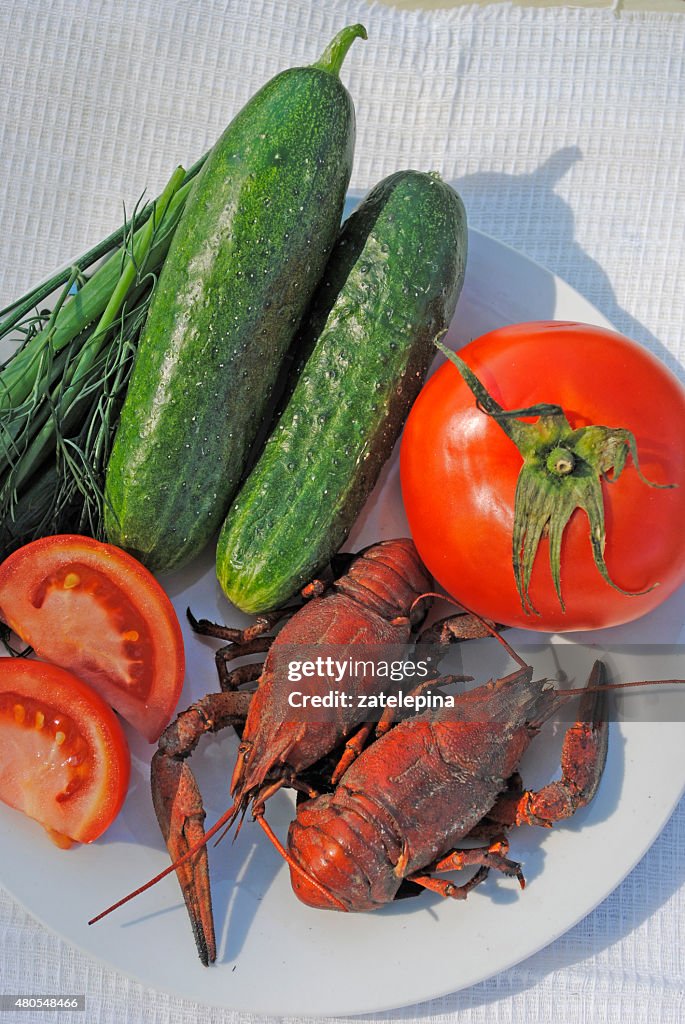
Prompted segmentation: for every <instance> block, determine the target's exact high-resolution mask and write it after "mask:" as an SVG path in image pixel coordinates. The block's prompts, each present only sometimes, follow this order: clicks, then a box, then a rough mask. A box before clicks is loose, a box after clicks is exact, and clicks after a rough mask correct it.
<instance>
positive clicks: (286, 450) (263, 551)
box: [217, 171, 467, 612]
mask: <svg viewBox="0 0 685 1024" xmlns="http://www.w3.org/2000/svg"><path fill="white" fill-rule="evenodd" d="M466 247H467V230H466V215H465V212H464V206H463V204H462V201H461V199H460V198H459V196H458V195H457V193H456V192H455V191H454V190H453V189H452V188H450V186H449V185H447V184H445V182H443V181H441V180H440V178H439V177H438V176H437V175H431V174H422V173H420V172H418V171H400V172H398V173H396V174H393V175H391V176H390V177H389V178H386V179H385V180H384V181H382V182H381V183H380V184H379V185H377V186H376V187H375V188H374V189H373V190H372V191H371V192H370V193H369V195H368V196H367V198H366V199H365V201H364V202H363V203H362V205H361V206H360V207H359V208H358V210H357V211H356V212H355V213H353V214H352V216H351V217H350V219H349V220H348V221H347V222H346V224H345V225H344V227H343V229H342V232H341V234H340V237H339V239H338V242H337V244H336V247H335V249H334V251H333V253H332V255H331V259H330V261H329V264H328V267H327V268H326V272H325V275H324V279H323V282H322V284H321V286H320V287H319V289H318V291H317V293H316V296H315V298H314V300H313V304H312V307H311V310H310V312H309V314H308V316H307V318H306V319H305V321H304V323H303V329H302V336H301V337H300V338H299V339H298V344H301V346H302V349H303V351H305V352H307V351H309V352H310V353H311V354H310V355H309V358H308V359H307V361H306V364H305V365H304V367H303V369H302V371H301V375H300V378H299V380H298V382H297V385H296V386H295V389H294V391H293V393H292V396H291V397H290V400H289V402H288V405H287V406H286V408H285V410H284V411H283V413H282V415H281V417H280V420H279V422H278V424H277V426H276V429H275V430H274V432H273V434H272V435H271V437H270V438H269V440H268V442H267V444H266V447H265V449H264V451H263V453H262V455H261V458H260V459H259V462H258V463H257V465H256V466H255V468H254V469H253V471H252V473H251V474H250V476H249V477H248V479H247V481H246V482H245V484H244V486H243V487H242V489H241V491H240V492H239V494H238V497H237V498H236V500H235V502H234V503H233V505H232V507H231V510H230V512H229V515H228V518H227V519H226V522H225V523H224V527H223V530H222V531H221V535H220V538H219V547H218V551H217V575H218V577H219V582H220V583H221V586H222V588H223V590H224V591H225V593H226V595H227V596H228V598H229V599H230V600H231V601H233V602H234V604H236V605H238V607H239V608H242V609H243V610H244V611H247V612H260V611H265V610H266V609H269V608H274V607H277V606H278V605H280V604H282V603H283V602H284V601H285V600H287V598H288V597H290V596H291V595H292V594H293V593H294V592H295V591H296V590H297V589H298V588H300V587H301V586H302V585H303V584H305V583H307V582H309V581H310V580H311V579H312V577H313V576H314V575H315V573H316V572H318V570H319V569H321V567H322V566H324V565H325V564H326V563H327V562H328V561H329V559H330V557H331V555H332V554H334V552H336V551H337V550H338V548H339V546H340V544H341V543H342V542H343V540H344V539H345V537H346V536H347V534H348V532H349V530H350V529H351V527H352V525H353V523H354V521H355V519H356V517H357V515H358V514H359V512H360V510H361V508H362V505H363V504H364V502H365V501H366V498H367V497H368V495H369V493H370V492H371V489H372V487H373V485H374V484H375V482H376V479H377V478H378V474H379V472H380V470H381V467H382V465H383V463H384V462H385V461H386V459H387V458H388V456H389V455H390V453H391V451H392V449H393V446H394V444H395V441H396V440H397V438H398V436H399V434H400V431H401V429H402V426H403V424H404V421H405V419H406V417H407V414H408V412H409V409H410V407H411V405H412V403H413V401H414V399H415V398H416V396H417V394H418V392H419V389H420V388H421V386H422V384H423V381H424V378H425V375H426V371H427V369H428V367H429V365H430V363H431V361H432V359H433V356H434V355H435V347H434V344H433V342H434V339H435V338H436V337H437V336H438V335H439V334H440V333H442V332H443V331H444V329H445V328H446V327H447V325H448V324H449V322H450V319H451V317H452V314H453V312H454V308H455V306H456V303H457V299H458V297H459V293H460V291H461V287H462V283H463V280H464V267H465V262H466Z"/></svg>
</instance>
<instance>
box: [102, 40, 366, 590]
mask: <svg viewBox="0 0 685 1024" xmlns="http://www.w3.org/2000/svg"><path fill="white" fill-rule="evenodd" d="M359 36H361V37H363V38H366V32H365V30H364V28H363V27H362V26H361V25H353V26H349V27H348V28H345V29H343V31H342V32H340V33H339V34H338V35H337V36H336V38H335V39H334V40H333V42H332V43H331V44H330V46H329V47H328V49H327V50H326V51H325V53H324V54H323V56H322V58H321V60H320V61H319V62H318V63H317V64H315V65H313V66H312V67H304V68H292V69H290V70H288V71H284V72H282V73H281V74H280V75H277V76H276V78H274V79H272V80H271V81H270V82H268V83H267V85H265V86H264V88H263V89H261V90H260V91H259V92H258V93H257V94H256V95H255V96H254V97H253V98H252V99H251V100H250V101H249V103H248V104H247V105H246V106H245V107H244V108H243V110H242V111H241V112H240V113H239V114H238V115H237V116H236V117H235V119H234V120H233V121H232V122H231V124H230V125H229V126H228V128H227V129H226V131H225V132H224V134H223V135H222V137H221V138H220V139H219V141H218V142H217V143H216V145H215V146H214V148H213V149H212V151H211V153H210V154H209V156H208V158H207V160H206V163H205V165H204V167H203V168H202V170H201V172H200V173H199V174H198V176H197V180H196V182H195V185H194V187H193V190H192V192H191V194H190V195H189V197H188V200H187V202H186V206H185V210H184V212H183V215H182V217H181V220H180V221H179V224H178V227H177V228H176V232H175V235H174V239H173V242H172V245H171V248H170V250H169V254H168V256H167V258H166V261H165V263H164V266H163V268H162V272H161V274H160V278H159V281H158V283H157V287H156V291H155V295H154V297H153V300H152V304H151V306H150V311H149V314H148V318H147V321H146V324H145V327H144V330H143V334H142V337H141V340H140V345H139V349H138V354H137V357H136V363H135V366H134V369H133V373H132V376H131V381H130V384H129V388H128V393H127V396H126V401H125V402H124V405H123V408H122V412H121V420H120V425H119V429H118V432H117V435H116V439H115V442H114V447H113V451H112V456H111V459H110V462H109V466H108V470H107V481H106V494H105V498H106V502H105V503H106V510H105V526H106V529H107V534H108V537H109V540H110V541H112V542H113V543H114V544H118V545H120V546H121V547H123V548H125V549H126V550H128V551H130V552H131V553H132V554H134V555H135V556H136V557H137V558H139V559H140V560H141V561H142V562H144V563H145V564H146V565H147V566H149V567H150V568H151V569H155V570H160V571H164V570H168V569H172V568H174V567H176V566H179V565H182V564H183V563H185V562H187V561H189V560H190V559H191V558H193V557H194V556H195V555H196V554H197V553H198V552H199V551H200V550H201V549H202V548H203V547H204V546H205V544H206V543H207V542H208V541H209V540H210V539H211V537H212V536H213V534H214V533H215V532H216V530H217V529H218V528H219V526H220V525H221V522H222V520H223V519H224V516H225V515H226V511H227V509H228V507H229V504H230V501H231V498H232V497H233V495H234V493H235V491H236V489H237V487H238V485H239V482H240V478H241V475H242V473H243V471H244V468H245V463H246V461H247V457H248V453H249V450H250V446H251V445H252V443H253V441H254V439H255V436H256V435H257V433H258V430H259V428H260V426H261V424H262V421H263V419H264V417H265V415H266V410H267V406H268V403H269V398H270V396H271V393H272V391H273V387H274V384H275V382H276V379H277V376H278V373H279V370H280V368H281V364H282V362H283V359H284V356H285V354H286V352H287V349H288V347H289V345H290V342H291V341H292V338H293V336H294V334H295V332H296V329H297V326H298V324H299V321H300V319H301V317H302V315H303V313H304V311H305V309H306V307H307V304H308V302H309V300H310V299H311V296H312V293H313V292H314V289H315V287H316V285H317V283H318V281H319V279H320V277H321V274H322V272H323V269H324V266H325V264H326V260H327V258H328V255H329V253H330V251H331V248H332V246H333V243H334V241H335V238H336V235H337V232H338V229H339V225H340V217H341V214H342V208H343V203H344V199H345V193H346V190H347V185H348V183H349V178H350V174H351V170H352V156H353V148H354V134H355V118H354V107H353V104H352V100H351V98H350V96H349V94H348V92H347V90H346V89H345V88H344V86H343V85H342V83H341V82H340V79H339V76H338V73H339V71H340V67H341V65H342V62H343V60H344V57H345V54H346V53H347V50H348V49H349V47H350V45H351V43H352V42H353V41H354V39H355V38H357V37H359Z"/></svg>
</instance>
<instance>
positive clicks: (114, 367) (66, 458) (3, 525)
mask: <svg viewBox="0 0 685 1024" xmlns="http://www.w3.org/2000/svg"><path fill="white" fill-rule="evenodd" d="M204 159H205V158H204V157H203V158H202V160H200V161H198V163H197V164H195V165H194V166H193V167H192V168H191V170H190V171H189V172H188V173H186V172H185V171H184V170H183V168H180V167H179V168H177V169H176V171H175V172H174V174H173V175H172V178H171V179H170V181H169V183H168V185H167V187H166V188H165V189H164V192H163V193H162V195H161V196H160V197H159V198H158V199H157V200H155V201H154V202H152V203H148V204H147V206H145V207H144V208H143V209H141V210H138V209H136V210H134V213H133V216H132V217H131V218H130V219H129V220H126V221H125V223H124V225H123V227H122V228H120V229H119V230H118V231H117V232H114V233H113V234H112V235H110V236H109V237H108V238H106V239H104V240H103V241H102V242H101V243H99V244H98V245H97V246H95V247H94V248H93V249H91V250H89V252H87V253H85V254H84V255H83V256H82V257H80V258H79V259H77V260H75V261H74V263H73V265H72V266H70V267H67V268H65V269H64V270H63V271H60V272H59V273H58V274H55V275H53V276H52V277H51V278H50V279H49V280H48V281H46V282H44V283H43V284H41V285H38V286H37V287H36V288H34V289H33V290H32V291H31V292H30V293H29V294H28V295H26V296H23V297H22V298H20V299H18V300H17V301H16V302H14V303H12V304H11V305H10V306H8V307H6V308H5V309H4V310H2V311H0V316H4V317H5V319H4V320H3V321H2V322H1V323H0V340H2V339H4V338H6V337H9V338H12V339H14V340H15V342H17V343H18V344H17V348H16V351H15V352H14V354H13V355H12V356H11V357H10V358H9V359H8V360H6V362H5V363H4V364H3V365H2V366H0V557H4V555H6V554H8V553H9V552H10V551H12V550H14V548H16V547H19V546H20V545H21V544H24V543H27V542H28V541H29V540H32V539H35V538H36V537H40V536H46V535H48V534H51V533H57V532H64V531H67V530H77V531H78V532H86V533H90V534H91V535H92V536H95V537H101V536H102V534H103V529H102V515H103V485H104V473H105V469H106V465H107V459H108V458H109V452H110V450H111V445H112V441H113V438H114V432H115V430H116V426H117V423H118V416H119V410H120V408H121V403H122V401H123V398H124V395H125V391H126V386H127V383H128V376H129V374H130V370H131V366H132V362H133V357H134V355H135V351H136V346H137V342H138V337H139V335H140V332H141V329H142V327H143V324H144V322H145V318H146V316H147V310H148V307H149V304H150V300H151V297H152V292H153V289H154V285H155V284H156V275H157V274H158V272H159V270H160V268H161V266H162V264H163V262H164V258H165V257H166V253H167V251H168V249H169V245H170V244H171V239H172V237H173V232H174V229H175V227H176V224H177V223H178V220H179V218H180V216H181V213H182V211H183V207H184V204H185V200H186V198H187V196H188V193H189V191H190V188H191V184H192V178H193V177H194V176H195V175H196V174H197V172H198V171H199V170H200V168H201V167H202V164H203V163H204ZM103 257H105V260H104V262H102V263H101V265H100V266H94V265H95V264H97V263H98V262H99V261H100V260H102V259H103ZM91 268H94V269H92V272H91V274H90V276H89V277H87V276H86V271H89V270H91ZM75 286H76V287H77V289H78V290H77V291H76V292H75V293H74V292H73V289H74V287H75ZM57 289H61V291H60V292H59V294H58V296H57V299H56V301H55V303H54V306H53V308H52V310H51V311H44V310H40V309H39V306H40V304H42V303H43V302H44V301H45V299H46V298H47V297H48V296H49V295H52V294H53V293H54V292H55V291H56V290H57Z"/></svg>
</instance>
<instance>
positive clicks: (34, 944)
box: [0, 0, 685, 1024]
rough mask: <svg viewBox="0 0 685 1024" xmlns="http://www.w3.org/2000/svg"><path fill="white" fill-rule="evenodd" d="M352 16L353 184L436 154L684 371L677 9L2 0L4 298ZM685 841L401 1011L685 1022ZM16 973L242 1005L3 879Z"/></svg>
mask: <svg viewBox="0 0 685 1024" xmlns="http://www.w3.org/2000/svg"><path fill="white" fill-rule="evenodd" d="M358 20H359V21H363V22H364V24H366V26H367V28H368V31H369V42H368V43H366V44H363V45H362V44H359V43H358V44H355V46H354V47H353V49H352V51H351V53H350V56H349V57H348V59H347V61H346V64H345V68H344V71H343V78H344V80H345V81H346V83H347V84H348V86H349V88H350V89H351V91H352V93H353V95H354V98H355V102H356V107H357V119H358V141H357V150H356V164H355V170H354V174H353V180H352V185H353V187H356V188H365V187H367V186H369V185H371V184H372V183H374V182H375V181H377V180H378V179H380V178H381V177H382V176H384V175H385V174H387V173H389V172H390V171H392V170H395V169H397V168H400V167H407V166H415V167H418V168H422V169H429V168H434V169H437V170H438V171H440V172H441V174H442V175H443V177H444V178H446V179H447V180H449V181H451V182H454V183H456V184H457V187H458V188H459V189H460V191H461V193H462V195H463V197H464V200H465V203H466V206H467V210H468V215H469V220H470V223H471V224H472V225H474V226H475V227H478V228H480V229H482V230H484V231H486V232H488V233H490V234H492V235H494V236H495V237H496V238H498V239H501V240H503V241H504V242H507V243H509V244H510V245H512V246H514V247H515V248H517V249H520V250H521V251H522V252H524V253H526V254H527V255H529V256H531V257H533V258H535V259H537V260H539V261H540V262H541V263H543V264H545V265H546V266H547V267H549V268H550V269H551V270H553V271H554V272H556V273H557V274H559V275H560V276H561V277H563V278H565V279H566V280H567V281H568V282H570V284H572V285H573V286H575V288H577V289H578V290H579V291H580V292H582V293H583V294H584V295H586V296H587V297H588V298H589V299H590V300H592V301H593V302H594V303H595V304H596V305H597V306H598V307H599V308H600V310H601V311H602V312H603V313H604V314H605V315H606V316H607V317H609V318H610V319H611V320H612V321H613V323H614V324H615V325H616V327H617V328H618V329H619V330H622V331H624V332H625V333H627V334H629V335H631V336H632V337H634V338H636V339H637V340H639V341H641V342H643V343H644V344H646V345H647V346H649V347H650V348H652V349H653V350H654V351H655V352H657V353H658V354H659V355H660V356H662V357H663V358H665V359H666V360H667V361H668V362H669V363H670V365H671V366H672V367H676V366H677V363H676V360H678V359H680V360H681V361H682V360H683V357H684V356H685V329H684V323H685V288H684V287H683V281H684V280H685V172H684V170H683V168H684V167H685V67H684V60H685V58H684V55H685V17H681V16H679V15H670V14H668V15H667V14H656V13H655V14H625V13H621V14H616V13H613V12H611V11H598V10H573V9H568V10H565V9H556V10H555V9H545V10H536V9H518V8H510V7H508V6H493V7H486V8H479V7H465V8H461V9H457V10H452V11H433V12H429V13H409V12H402V13H400V12H395V11H393V10H391V9H389V8H387V7H384V6H380V5H378V4H371V5H370V4H368V3H366V2H364V0H323V2H322V0H287V2H275V0H166V2H165V0H51V2H50V3H46V2H45V0H29V2H17V0H0V109H1V112H2V113H1V125H0V132H1V142H0V195H1V196H2V199H1V201H0V304H2V302H3V301H6V300H7V299H9V298H10V297H12V296H14V295H15V294H17V293H19V292H20V291H23V290H25V288H26V287H28V286H29V285H31V284H33V283H34V282H35V281H36V280H37V279H39V278H42V277H43V276H45V275H47V274H48V272H49V271H51V270H52V269H53V268H55V267H56V266H58V265H61V264H63V263H65V262H66V261H67V260H68V259H69V258H70V257H72V256H75V255H76V254H78V253H79V252H81V251H83V250H84V249H85V248H86V247H87V246H88V245H89V244H91V243H94V242H96V241H97V240H98V239H100V238H101V237H102V236H103V235H104V234H106V233H107V232H108V231H109V230H111V229H112V228H113V227H115V226H116V225H117V224H118V223H119V221H120V216H121V202H122V200H125V201H126V203H127V206H128V208H130V207H132V205H133V203H134V202H135V200H136V199H137V197H138V196H139V194H140V192H141V191H142V190H143V189H144V188H145V187H147V188H148V189H149V194H151V195H152V194H156V193H157V192H158V191H159V189H160V188H161V187H162V186H163V184H164V183H165V181H166V180H167V178H168V175H169V173H170V171H171V169H172V168H173V166H174V165H175V164H176V163H177V162H182V163H184V164H185V165H186V166H187V165H189V164H190V163H192V162H193V161H194V160H195V159H196V158H197V157H198V156H199V155H200V154H201V153H202V152H204V151H205V150H206V149H207V148H208V146H209V145H210V144H211V143H212V142H213V140H214V139H215V138H216V137H217V135H218V134H219V133H220V131H221V130H222V129H223V127H224V125H225V124H226V123H227V121H228V120H229V119H230V117H231V116H232V115H233V113H234V112H236V111H237V110H238V109H239V107H240V106H241V105H242V104H243V103H244V102H245V101H246V100H247V99H248V97H249V96H250V95H251V93H252V92H253V91H254V90H255V89H256V88H257V87H258V86H260V85H261V84H262V83H263V82H264V81H266V79H267V78H269V77H270V76H271V75H272V74H274V73H275V72H276V71H278V70H280V69H282V68H284V67H286V66H289V65H293V64H298V63H309V62H310V61H311V60H312V59H314V58H315V57H316V56H318V54H319V52H320V50H321V49H322V48H323V46H324V45H325V43H326V42H327V41H328V40H329V38H330V37H331V36H332V35H333V34H334V32H335V31H337V30H338V28H340V27H341V26H342V25H343V24H345V23H349V22H352V21H358ZM681 376H682V371H681ZM684 848H685V805H683V804H682V803H681V806H680V808H679V809H678V810H677V811H676V813H675V815H674V817H673V818H672V820H671V822H670V823H669V825H668V826H667V828H666V829H665V831H664V833H663V834H662V835H661V837H660V838H659V839H658V841H657V842H656V843H655V845H654V846H653V848H652V849H651V850H650V852H649V853H648V854H647V856H646V857H645V858H644V860H643V861H642V862H641V863H640V864H639V866H638V867H637V868H636V869H635V870H634V871H633V873H632V874H631V875H630V876H629V877H628V878H627V879H626V880H625V881H624V882H623V884H622V885H621V886H620V887H619V888H618V889H617V890H616V891H615V892H614V893H613V894H612V895H611V896H610V897H609V898H608V899H607V900H606V901H605V902H604V903H603V904H602V905H601V906H600V907H599V908H598V909H597V910H595V911H594V913H592V914H591V915H590V916H589V917H587V918H586V919H585V920H584V921H583V922H581V923H580V924H579V925H577V926H576V927H575V928H574V929H573V930H572V931H571V932H569V933H568V934H567V935H565V936H564V937H562V938H561V939H559V940H557V941H556V942H555V943H554V944H552V945H551V946H549V947H548V948H547V949H546V950H544V951H542V952H540V953H538V954H537V955H536V956H534V957H532V958H531V959H529V960H528V961H526V962H525V963H524V964H522V965H521V966H520V967H518V968H516V969H514V970H510V971H507V972H505V973H503V974H500V975H498V976H497V977H495V978H493V979H492V980H491V981H488V982H485V983H483V984H481V985H478V986H476V987H474V988H472V989H470V990H469V991H466V992H464V993H461V994H459V995H455V996H452V997H449V998H445V999H441V1000H438V1001H435V1002H433V1003H429V1004H425V1005H422V1006H419V1007H412V1008H409V1009H407V1010H404V1011H398V1012H397V1013H395V1014H388V1015H384V1018H383V1019H386V1018H387V1019H402V1020H410V1021H411V1020H417V1021H418V1020H422V1021H423V1020H426V1021H428V1020H430V1021H431V1022H438V1021H443V1020H444V1021H446V1020H451V1021H459V1024H462V1022H463V1024H466V1022H468V1024H476V1022H481V1021H483V1022H484V1021H486V1020H487V1021H488V1024H505V1022H510V1021H515V1022H519V1021H520V1022H528V1021H544V1022H546V1021H553V1020H554V1021H564V1022H573V1024H575V1022H583V1021H597V1020H605V1021H619V1020H620V1021H623V1020H625V1019H628V1020H631V1021H658V1022H660V1024H670V1022H676V1021H683V1020H685V995H684V991H685V967H684V964H685V934H684V930H683V929H684V922H685V884H684V883H685V856H684V854H683V850H684ZM458 955H459V951H458V950H455V959H456V960H458ZM302 967H303V978H304V979H305V980H306V964H303V965H302ZM0 991H4V992H26V993H30V992H36V993H38V992H40V993H46V992H60V991H61V992H68V993H73V992H85V993H86V994H87V1005H88V1009H87V1011H86V1014H85V1019H86V1020H87V1021H88V1022H91V1021H94V1022H95V1021H97V1022H102V1024H105V1022H108V1024H109V1022H117V1024H119V1022H123V1021H131V1022H136V1021H145V1022H150V1024H151V1022H159V1024H166V1022H171V1021H173V1022H181V1021H183V1022H190V1021H195V1020H197V1021H212V1022H219V1021H229V1020H231V1021H232V1020H233V1018H234V1016H235V1018H236V1020H237V1015H232V1014H231V1013H230V1012H228V1011H225V1012H222V1011H220V1010H211V1009H205V1008H202V1007H197V1006H194V1005H191V1004H189V1003H184V1002H182V1001H180V1000H178V999H176V998H172V997H169V996H166V995H164V994H160V993H157V992H153V991H150V990H146V989H145V988H143V987H142V986H140V985H138V984H136V983H134V982H131V981H129V980H127V979H126V978H124V977H122V976H120V975H118V974H116V973H115V972H113V971H110V970H107V969H104V968H102V967H101V966H100V965H99V964H97V963H96V962H94V961H92V960H91V959H89V957H87V956H85V955H83V954H82V953H80V952H78V951H76V950H74V949H72V948H70V947H68V946H67V945H65V944H64V943H63V942H62V941H61V940H60V939H59V938H56V937H55V936H53V935H52V934H50V933H48V932H47V931H46V930H45V929H43V928H42V927H41V926H40V925H38V924H37V923H35V922H34V921H33V920H32V919H30V918H29V917H28V916H27V915H26V914H25V913H24V912H23V911H22V910H21V909H20V908H19V907H18V906H17V905H16V904H15V903H14V901H13V900H12V899H11V897H9V896H8V895H7V894H3V895H2V896H0ZM6 1016H7V1019H8V1020H13V1019H16V1020H18V1021H19V1020H21V1021H23V1022H25V1024H29V1022H30V1021H33V1020H35V1021H44V1020H45V1019H46V1016H45V1014H33V1013H31V1012H26V1013H23V1014H22V1015H21V1016H19V1015H18V1014H14V1013H9V1014H7V1015H6ZM3 1019H4V1018H3ZM59 1019H60V1020H64V1021H69V1020H73V1021H75V1022H83V1021H84V1015H83V1014H79V1013H74V1014H70V1013H65V1014H63V1015H62V1016H61V1017H60V1018H59ZM240 1019H241V1021H244V1022H246V1024H251V1021H252V1019H253V1018H250V1017H249V1016H247V1015H241V1016H240Z"/></svg>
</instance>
